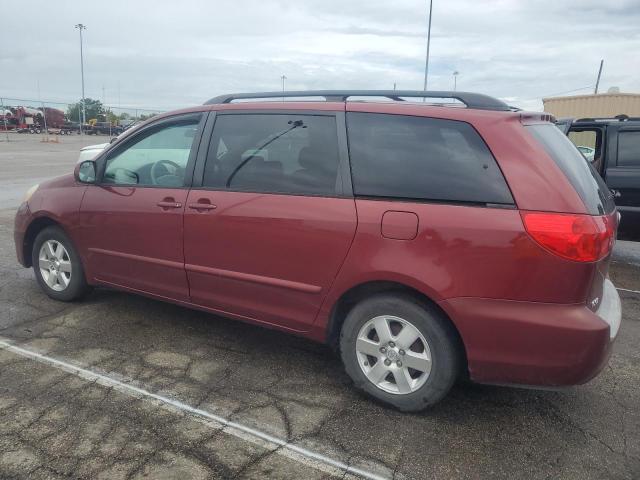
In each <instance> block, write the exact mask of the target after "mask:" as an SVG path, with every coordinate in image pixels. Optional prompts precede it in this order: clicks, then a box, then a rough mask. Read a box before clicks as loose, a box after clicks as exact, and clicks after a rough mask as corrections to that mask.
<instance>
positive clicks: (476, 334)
mask: <svg viewBox="0 0 640 480" xmlns="http://www.w3.org/2000/svg"><path fill="white" fill-rule="evenodd" d="M602 297H603V298H602V301H601V304H600V307H599V308H598V310H597V311H596V312H593V311H591V310H589V308H587V306H586V305H561V304H550V303H534V302H516V301H510V300H494V299H483V298H455V299H450V300H447V301H443V302H442V303H441V306H442V307H443V309H444V310H445V311H446V312H447V313H448V314H449V316H450V318H452V319H453V320H454V323H455V325H456V326H457V328H458V330H459V332H460V335H461V336H462V340H463V342H464V344H465V348H466V353H467V360H468V365H469V374H470V376H471V379H472V380H474V381H477V382H481V383H500V384H520V385H535V386H565V385H576V384H581V383H585V382H588V381H589V380H591V379H592V378H593V377H595V376H596V375H597V374H598V373H599V372H600V371H601V370H602V368H604V366H605V365H606V364H607V361H608V359H609V354H610V351H611V345H612V343H613V341H614V340H615V338H616V336H617V334H618V330H619V327H620V320H621V308H620V297H619V296H618V292H617V290H616V289H615V287H614V285H613V283H611V281H610V280H606V282H605V286H604V290H603V295H602Z"/></svg>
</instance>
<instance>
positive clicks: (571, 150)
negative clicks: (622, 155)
mask: <svg viewBox="0 0 640 480" xmlns="http://www.w3.org/2000/svg"><path fill="white" fill-rule="evenodd" d="M525 128H526V129H527V130H528V131H529V133H531V134H532V135H533V137H534V138H535V139H536V140H537V141H538V143H540V144H541V145H542V147H543V148H544V149H545V151H546V152H547V154H549V156H550V157H551V158H552V159H553V161H554V162H555V163H556V165H557V166H558V168H560V170H562V173H564V175H565V176H566V177H567V179H568V180H569V182H570V183H571V185H572V186H573V188H574V189H575V191H576V192H577V193H578V195H579V196H580V198H581V199H582V201H583V202H584V205H585V207H586V208H587V211H588V212H589V213H590V214H591V215H603V214H606V213H610V212H612V211H613V209H614V208H615V204H614V203H613V197H612V196H611V192H610V191H609V188H608V187H607V185H606V184H605V183H604V180H602V177H600V175H599V174H598V172H596V171H595V170H594V168H593V167H592V166H591V165H590V164H589V162H588V161H587V160H586V159H585V158H584V157H583V156H582V154H581V153H580V151H579V150H578V149H577V148H576V146H575V145H574V144H573V143H572V142H571V140H569V138H568V137H567V136H566V135H565V134H563V133H562V132H561V131H560V130H559V129H558V128H556V127H555V126H554V125H552V124H551V123H548V124H544V123H539V124H534V125H527V126H526V127H525Z"/></svg>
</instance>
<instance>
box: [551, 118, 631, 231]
mask: <svg viewBox="0 0 640 480" xmlns="http://www.w3.org/2000/svg"><path fill="white" fill-rule="evenodd" d="M557 125H558V127H559V128H561V129H562V130H563V131H564V132H565V133H566V134H567V135H568V136H569V138H570V139H571V141H572V142H573V143H574V144H575V145H576V146H577V147H578V149H579V150H580V151H581V152H582V153H583V155H584V156H585V157H586V158H587V160H589V161H590V162H591V165H593V167H594V168H595V169H596V170H597V171H598V173H600V175H601V176H602V178H604V180H605V182H606V183H607V186H608V187H609V188H610V189H611V192H612V193H613V195H614V199H615V203H616V205H617V206H618V211H619V212H620V213H621V214H622V219H621V223H620V227H619V232H620V236H621V238H630V239H633V240H640V117H628V116H627V115H618V116H617V117H615V118H580V119H578V120H575V119H573V118H564V119H560V120H558V121H557Z"/></svg>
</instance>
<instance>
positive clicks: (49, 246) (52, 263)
mask: <svg viewBox="0 0 640 480" xmlns="http://www.w3.org/2000/svg"><path fill="white" fill-rule="evenodd" d="M38 266H39V268H40V274H41V275H42V279H43V280H44V281H45V283H46V284H47V286H48V287H49V288H51V289H52V290H55V291H56V292H62V291H63V290H65V289H66V288H67V287H68V286H69V282H71V273H72V266H71V257H70V256H69V252H68V251H67V249H66V248H65V247H64V245H63V244H62V243H60V242H59V241H57V240H47V241H46V242H44V243H43V244H42V246H41V247H40V253H39V254H38Z"/></svg>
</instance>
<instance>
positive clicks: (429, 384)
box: [340, 293, 462, 412]
mask: <svg viewBox="0 0 640 480" xmlns="http://www.w3.org/2000/svg"><path fill="white" fill-rule="evenodd" d="M383 315H389V316H395V317H400V318H402V319H404V320H406V321H408V322H410V323H411V324H412V325H413V326H414V327H415V328H417V330H418V331H419V332H420V333H421V334H422V335H423V336H424V338H425V340H426V341H427V343H428V344H429V345H428V346H429V349H430V352H431V371H430V372H429V375H428V377H427V378H426V381H425V382H424V384H423V385H422V386H421V387H419V388H417V389H416V390H415V391H413V392H411V393H406V394H399V393H389V392H387V391H385V390H383V389H381V388H379V387H378V386H376V385H375V384H374V383H373V382H372V381H370V380H369V379H368V378H367V377H366V375H365V373H364V372H363V369H362V368H361V367H360V364H359V363H358V356H357V353H356V340H357V337H358V333H359V332H360V330H361V328H362V327H363V326H364V325H365V323H367V322H368V321H369V320H371V319H373V318H375V317H378V316H383ZM461 348H462V347H461V345H460V341H459V337H458V335H457V332H456V331H455V330H454V328H453V327H452V325H451V324H450V323H449V321H448V319H447V318H445V317H444V315H443V314H442V313H441V312H440V311H439V310H438V309H437V308H435V307H434V306H432V305H429V304H427V303H424V304H423V303H420V302H417V301H416V300H414V299H413V298H412V297H411V296H409V295H405V294H402V293H388V294H379V295H375V296H373V297H370V298H368V299H366V300H363V301H361V302H360V303H358V304H357V305H356V306H355V307H353V308H352V309H351V311H350V312H349V313H348V315H347V318H346V319H345V321H344V324H343V326H342V331H341V333H340V354H341V356H342V361H343V363H344V366H345V370H346V372H347V374H348V375H349V376H350V377H351V379H352V380H353V382H354V384H355V385H356V387H358V388H359V389H360V390H363V391H364V392H366V393H367V394H369V395H371V396H372V397H374V398H376V399H378V400H380V401H382V402H384V403H386V404H388V405H392V406H394V407H395V408H397V409H398V410H400V411H403V412H417V411H420V410H424V409H426V408H428V407H430V406H432V405H435V404H436V403H437V402H438V401H440V400H441V399H442V398H444V397H445V395H447V393H448V392H449V390H450V389H451V387H452V386H453V384H454V383H455V381H456V379H457V378H458V376H459V373H460V369H461V368H460V367H461V362H462V352H461Z"/></svg>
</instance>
